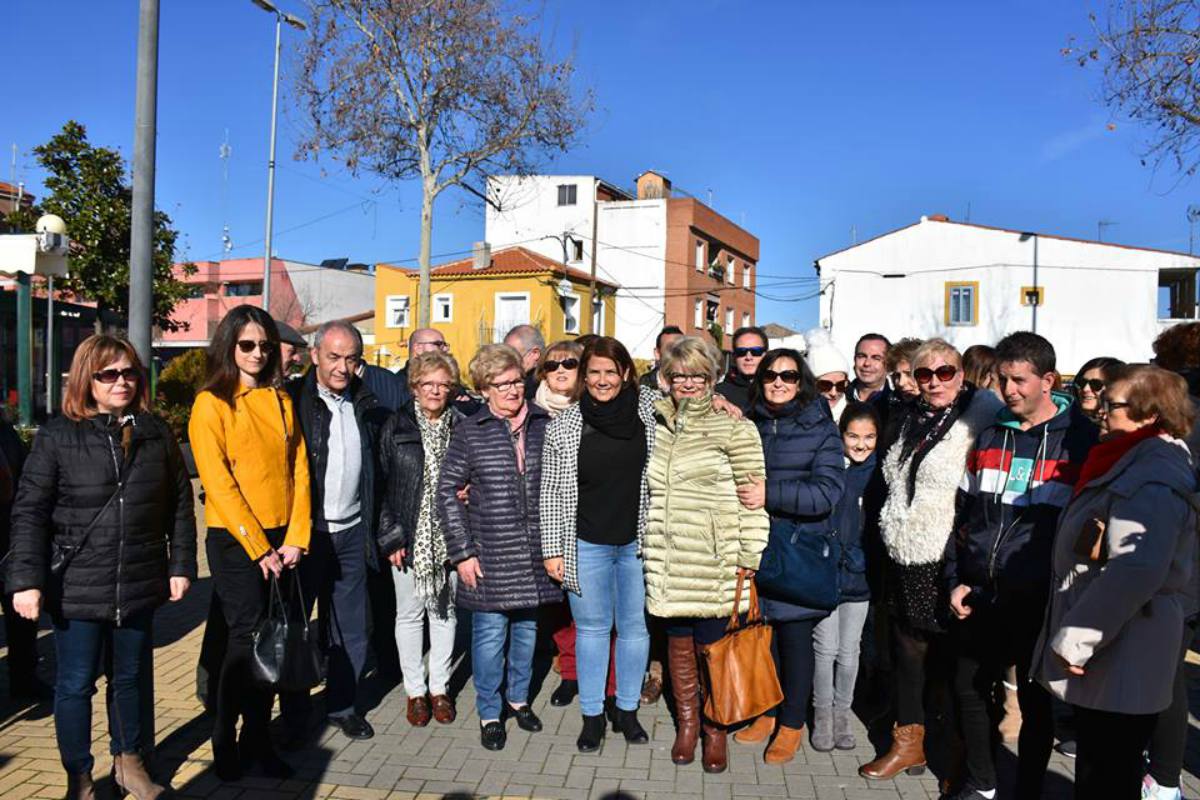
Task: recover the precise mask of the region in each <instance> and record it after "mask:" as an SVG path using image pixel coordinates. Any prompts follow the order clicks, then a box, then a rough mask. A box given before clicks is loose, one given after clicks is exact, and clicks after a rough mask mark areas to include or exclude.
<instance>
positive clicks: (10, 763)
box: [0, 528, 1200, 800]
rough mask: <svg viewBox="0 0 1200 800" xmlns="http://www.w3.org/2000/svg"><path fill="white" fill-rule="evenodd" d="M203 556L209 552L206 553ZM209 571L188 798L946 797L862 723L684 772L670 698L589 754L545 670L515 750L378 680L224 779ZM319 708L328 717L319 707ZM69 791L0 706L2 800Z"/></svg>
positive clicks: (200, 614) (192, 616)
mask: <svg viewBox="0 0 1200 800" xmlns="http://www.w3.org/2000/svg"><path fill="white" fill-rule="evenodd" d="M201 530H203V528H201ZM200 552H201V553H202V554H203V547H201V550H200ZM201 575H202V577H201V580H200V581H199V582H198V584H197V586H196V587H195V588H194V589H193V592H192V593H191V594H190V595H189V597H188V598H187V599H186V600H185V601H184V602H183V603H180V604H179V605H177V606H170V607H168V608H165V609H163V610H162V611H160V612H159V615H158V617H157V620H156V632H155V639H156V642H155V645H156V651H155V665H154V666H155V690H156V701H155V711H156V725H157V743H158V744H157V748H158V749H157V757H156V764H157V768H158V770H159V772H160V777H166V776H167V775H170V776H171V784H172V785H173V787H174V788H175V790H176V792H177V793H178V794H179V795H180V796H182V797H197V798H199V797H204V798H218V799H219V800H232V798H243V799H244V800H259V799H260V798H261V800H274V799H275V798H279V799H280V800H282V799H283V798H340V799H341V800H369V799H372V798H378V800H414V799H415V798H422V800H424V799H425V798H447V799H448V800H471V799H472V798H485V797H505V798H508V797H513V798H516V797H522V798H545V799H546V800H549V799H550V798H562V799H563V800H586V799H587V798H605V800H634V799H635V798H654V799H655V800H660V799H661V800H674V799H675V798H703V800H736V799H737V798H756V799H757V798H773V797H794V798H816V799H817V800H835V799H844V800H886V798H912V799H915V798H921V799H922V800H923V799H924V798H936V797H937V796H938V793H937V784H936V780H935V779H934V778H933V776H932V774H931V773H926V775H925V776H923V777H920V778H915V777H909V776H901V777H900V778H898V779H897V780H895V781H893V782H887V783H871V782H868V781H866V780H864V779H862V778H860V777H858V773H857V770H858V767H859V765H860V764H862V763H864V762H866V761H868V760H870V759H871V758H872V757H873V756H874V749H873V748H872V747H871V746H870V744H869V743H868V742H867V735H866V731H865V730H864V729H863V728H862V726H861V724H860V725H859V727H858V735H859V741H860V746H859V748H858V749H857V750H855V751H853V752H849V753H832V754H823V753H817V752H815V751H813V750H811V749H807V748H806V749H804V750H802V751H801V752H800V753H798V754H797V757H796V759H795V760H794V761H793V762H792V763H790V764H787V765H784V766H774V767H773V766H767V765H765V764H763V763H762V759H761V752H762V748H761V746H755V747H748V746H741V745H738V744H736V743H734V742H732V741H731V742H730V762H729V770H728V771H727V772H726V773H724V774H721V775H706V774H704V772H703V771H702V770H701V768H700V764H699V761H697V762H696V763H693V764H691V765H689V766H686V767H677V766H675V765H674V764H673V763H671V759H670V749H671V742H672V740H673V737H674V727H673V724H672V721H671V717H670V715H669V714H668V712H667V708H666V703H665V702H660V703H658V704H657V705H656V706H652V707H649V708H646V709H643V713H642V719H643V724H644V725H645V726H646V728H647V730H648V731H650V733H651V737H652V740H651V742H650V744H649V745H646V746H640V747H638V746H627V745H626V744H625V742H624V740H622V739H621V738H620V737H619V736H615V737H614V735H613V734H611V733H609V736H608V739H607V740H606V742H605V744H604V747H603V749H602V750H601V752H599V753H596V754H591V755H583V754H580V753H579V752H578V751H577V750H576V748H575V737H576V736H577V735H578V733H579V725H580V718H579V711H578V706H577V705H572V706H571V707H568V708H566V709H556V708H552V707H550V705H549V702H548V699H549V695H550V691H551V690H552V689H553V687H554V686H555V685H556V681H557V676H555V675H554V674H553V673H552V672H551V673H549V674H548V675H546V676H545V677H544V679H542V680H541V681H539V680H538V676H537V675H535V682H534V687H535V689H539V684H540V690H539V691H537V692H536V696H535V699H534V703H533V705H534V708H535V710H536V711H537V712H538V714H539V715H541V718H542V720H543V722H544V724H545V730H544V731H543V732H541V733H537V734H528V733H525V732H524V731H521V730H520V729H518V728H517V727H516V724H515V722H510V723H509V738H508V747H507V748H506V749H505V750H503V751H502V752H499V753H492V752H488V751H485V750H484V749H483V748H482V747H480V745H479V738H478V717H477V716H476V714H475V711H474V694H473V692H472V690H471V687H470V683H469V681H466V686H465V688H464V689H463V690H462V692H461V694H460V695H459V696H458V708H459V712H460V713H459V717H458V720H457V721H456V722H455V723H454V724H452V725H446V726H443V725H439V724H437V723H436V722H433V723H431V724H430V725H429V726H428V727H427V728H423V729H414V728H411V727H410V726H409V725H408V722H407V721H406V720H405V717H404V710H405V697H404V692H403V689H402V688H400V687H394V688H389V687H383V686H376V685H375V684H371V685H370V686H369V687H368V688H369V691H368V693H371V692H370V689H372V688H373V689H374V695H375V696H376V699H377V701H378V703H377V705H375V707H374V708H373V709H372V710H371V711H370V712H369V714H368V717H369V719H370V720H371V721H372V723H373V724H374V726H375V729H376V736H375V738H374V739H372V740H370V741H365V742H351V741H349V740H347V739H345V737H343V736H342V735H341V734H340V733H335V732H333V731H332V730H329V729H325V730H322V731H320V732H319V733H318V735H317V736H316V737H315V740H314V744H313V745H312V746H311V747H310V748H309V749H307V750H303V751H301V752H298V753H291V754H285V755H286V756H287V758H288V760H289V761H290V762H291V763H292V764H293V765H295V766H296V767H297V768H298V772H297V776H296V778H295V779H294V780H290V781H286V782H279V781H273V780H267V779H263V778H254V777H248V778H245V779H243V780H242V781H240V782H238V783H235V784H222V783H221V782H220V781H218V780H217V778H216V776H215V774H213V772H212V770H211V759H212V751H211V747H210V744H209V741H208V734H209V731H210V727H211V725H210V721H209V719H208V717H207V716H206V715H205V714H204V711H203V707H202V706H201V704H200V702H199V701H198V700H197V699H196V696H195V672H196V663H197V658H198V654H199V650H200V641H201V637H202V634H203V621H204V617H205V613H206V611H207V606H208V597H209V592H210V591H211V581H210V580H209V579H207V569H206V566H205V565H203V563H202V568H201ZM50 645H51V640H50V639H49V635H48V633H47V632H46V631H43V633H42V638H41V639H40V642H39V647H40V650H41V653H42V655H43V663H42V666H41V671H42V673H43V677H46V678H48V677H49V676H50V675H51V674H52V673H53V663H52V662H53V654H52V648H51V647H50ZM3 656H4V650H2V649H0V658H2V657H3ZM548 666H549V665H548V664H543V666H542V670H541V671H542V672H546V671H547V670H548ZM1192 669H1195V668H1194V667H1193V668H1192ZM0 676H3V677H0V694H3V692H4V690H5V689H6V688H7V687H6V686H4V685H3V684H2V682H3V681H6V680H7V675H6V673H5V672H4V671H3V670H0ZM456 677H458V678H459V680H460V682H462V680H463V679H464V678H465V676H464V675H462V674H461V671H460V674H459V675H458V676H456ZM103 697H104V688H103V681H101V685H100V687H99V690H98V692H97V695H96V704H95V712H94V716H93V727H94V734H93V742H94V744H93V749H94V752H95V754H96V772H95V774H96V775H97V777H99V776H102V775H105V774H107V772H108V770H109V766H110V764H111V760H110V758H109V756H108V754H107V736H106V733H105V727H106V718H105V715H104V709H103ZM317 706H318V709H319V707H320V703H319V702H318V703H317ZM1193 725H1195V720H1194V719H1193ZM1192 733H1193V734H1194V736H1193V737H1192V738H1198V737H1197V736H1195V734H1197V730H1196V728H1194V727H1193V730H1192ZM1193 744H1194V742H1193ZM1196 756H1197V753H1196V751H1195V749H1190V750H1189V761H1188V763H1189V766H1192V765H1194V764H1196V763H1198V760H1197V757H1196ZM1001 766H1002V771H1003V773H1004V775H1005V776H1006V778H1007V777H1009V776H1011V773H1012V759H1011V758H1010V759H1007V760H1006V761H1005V762H1004V763H1003V764H1002V765H1001ZM1070 774H1071V765H1070V763H1069V762H1068V761H1067V760H1066V759H1063V758H1062V757H1061V756H1058V755H1055V757H1054V759H1053V761H1052V764H1051V775H1050V776H1049V777H1048V780H1047V790H1046V797H1047V798H1053V799H1054V800H1060V799H1061V800H1066V798H1069V797H1070V796H1071V783H1070ZM65 785H66V780H65V776H64V774H63V771H62V768H61V765H60V763H59V760H58V751H57V749H56V746H55V741H54V725H53V720H52V718H51V717H50V716H49V711H48V709H46V708H24V709H18V708H14V707H11V706H7V707H0V798H4V800H21V798H58V797H62V796H63V792H64V788H65ZM1185 789H1186V791H1187V792H1188V795H1189V796H1192V797H1196V796H1200V784H1198V783H1197V782H1196V780H1195V778H1194V777H1193V775H1192V774H1191V773H1188V774H1186V775H1185ZM1001 796H1002V797H1004V796H1005V795H1001ZM1021 800H1026V799H1025V798H1021Z"/></svg>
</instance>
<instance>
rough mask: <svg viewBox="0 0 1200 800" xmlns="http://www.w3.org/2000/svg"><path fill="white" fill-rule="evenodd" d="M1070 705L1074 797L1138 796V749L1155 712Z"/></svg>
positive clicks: (1125, 799)
mask: <svg viewBox="0 0 1200 800" xmlns="http://www.w3.org/2000/svg"><path fill="white" fill-rule="evenodd" d="M1073 708H1074V710H1075V721H1076V725H1077V727H1078V734H1077V738H1076V740H1075V741H1076V746H1077V748H1078V755H1077V757H1076V759H1075V798H1076V800H1094V798H1097V797H1103V798H1105V800H1138V798H1140V797H1141V796H1142V775H1143V770H1144V766H1145V761H1144V760H1143V759H1142V752H1143V751H1144V750H1145V748H1146V743H1147V742H1148V741H1149V740H1150V733H1151V731H1153V730H1154V723H1155V720H1157V719H1158V715H1157V714H1118V713H1116V712H1115V711H1096V710H1094V709H1090V708H1083V707H1082V706H1074V707H1073ZM1022 724H1024V722H1023V721H1022Z"/></svg>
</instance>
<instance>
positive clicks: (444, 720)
mask: <svg viewBox="0 0 1200 800" xmlns="http://www.w3.org/2000/svg"><path fill="white" fill-rule="evenodd" d="M456 716H458V712H456V711H455V710H454V701H453V700H451V699H450V698H449V697H447V696H446V695H444V694H435V695H434V696H433V718H434V719H436V720H437V721H438V722H440V723H441V724H443V725H449V724H450V723H451V722H454V718H455V717H456Z"/></svg>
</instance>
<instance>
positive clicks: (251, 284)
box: [225, 281, 262, 297]
mask: <svg viewBox="0 0 1200 800" xmlns="http://www.w3.org/2000/svg"><path fill="white" fill-rule="evenodd" d="M260 294H262V281H248V282H246V283H227V284H225V296H226V297H251V296H257V295H260Z"/></svg>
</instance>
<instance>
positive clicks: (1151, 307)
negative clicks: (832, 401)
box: [815, 215, 1200, 374]
mask: <svg viewBox="0 0 1200 800" xmlns="http://www.w3.org/2000/svg"><path fill="white" fill-rule="evenodd" d="M815 267H816V269H817V272H818V274H819V275H820V279H821V288H822V292H821V299H820V314H821V326H822V327H824V328H826V329H827V330H829V332H830V334H831V336H832V338H833V341H834V343H835V344H836V345H837V346H838V347H839V348H840V349H841V350H842V352H843V353H845V354H847V355H849V354H851V352H852V350H853V348H854V344H855V342H856V341H857V339H858V337H859V336H861V335H862V334H864V333H867V332H876V333H882V334H883V335H885V336H887V337H888V338H890V339H892V340H893V341H894V340H895V339H898V338H901V337H904V336H917V337H920V338H929V337H933V336H941V337H943V338H945V339H947V340H948V341H950V342H951V343H952V344H954V345H955V346H956V347H958V348H959V349H960V350H962V349H964V348H966V347H970V346H971V345H973V344H989V345H994V344H995V343H996V342H997V341H999V340H1000V339H1001V338H1003V337H1004V336H1005V335H1006V334H1008V333H1012V332H1014V331H1019V330H1036V332H1037V333H1039V334H1041V335H1043V336H1045V337H1046V338H1047V339H1049V340H1050V341H1051V342H1052V343H1053V344H1054V347H1055V350H1056V351H1057V354H1058V366H1059V370H1060V371H1062V372H1064V373H1066V374H1072V373H1074V371H1075V370H1076V369H1078V367H1079V366H1080V365H1082V364H1083V362H1084V361H1086V360H1087V359H1089V358H1091V357H1093V356H1114V357H1116V358H1120V359H1123V360H1125V361H1147V360H1149V358H1150V357H1151V355H1152V351H1151V348H1150V344H1151V342H1152V341H1153V340H1154V338H1155V337H1156V336H1157V335H1158V333H1159V332H1160V331H1161V330H1162V329H1163V328H1165V327H1168V326H1170V325H1173V324H1175V323H1178V322H1182V321H1189V320H1195V319H1197V317H1198V316H1200V314H1198V313H1197V303H1196V272H1197V270H1198V269H1200V257H1196V256H1191V255H1188V254H1187V253H1176V252H1170V251H1166V250H1154V249H1150V248H1141V247H1129V246H1126V245H1118V244H1110V243H1107V242H1096V241H1088V240H1084V239H1072V238H1070V237H1065V236H1053V235H1049V234H1041V233H1031V232H1022V231H1014V230H1006V229H1003V228H992V227H988V226H985V225H976V224H972V223H962V222H954V221H951V220H950V219H948V218H947V217H945V216H943V215H933V216H928V217H921V219H920V221H919V222H917V223H915V224H912V225H909V226H907V227H904V228H900V229H899V230H895V231H892V232H890V233H885V234H883V235H881V236H877V237H875V238H874V239H870V240H868V241H866V242H863V243H861V244H857V245H854V246H853V247H848V248H846V249H844V250H839V251H837V252H835V253H830V254H829V255H826V256H822V257H821V258H818V259H817V260H816V262H815Z"/></svg>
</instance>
